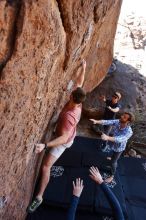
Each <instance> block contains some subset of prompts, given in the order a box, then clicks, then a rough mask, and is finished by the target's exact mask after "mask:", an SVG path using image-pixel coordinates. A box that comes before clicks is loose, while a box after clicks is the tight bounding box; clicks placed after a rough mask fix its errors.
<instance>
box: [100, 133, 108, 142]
mask: <svg viewBox="0 0 146 220" xmlns="http://www.w3.org/2000/svg"><path fill="white" fill-rule="evenodd" d="M101 139H102V140H103V141H108V140H109V136H108V135H106V134H104V133H103V134H102V135H101Z"/></svg>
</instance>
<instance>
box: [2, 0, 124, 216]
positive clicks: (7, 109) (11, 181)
mask: <svg viewBox="0 0 146 220" xmlns="http://www.w3.org/2000/svg"><path fill="white" fill-rule="evenodd" d="M120 6H121V0H116V1H115V0H109V1H106V0H102V1H97V0H96V1H90V0H88V1H76V0H73V1H70V2H69V1H67V0H62V1H59V0H58V1H54V0H51V1H49V0H40V1H37V0H34V1H33V0H25V1H17V0H11V1H10V0H9V1H8V0H7V1H5V0H3V1H0V39H1V48H0V75H1V83H0V94H1V101H0V110H1V114H0V120H1V124H0V130H1V134H0V140H1V154H0V174H1V183H0V192H1V195H0V196H1V197H0V208H1V209H0V210H1V215H2V216H3V217H2V219H5V220H7V219H8V220H9V219H18V220H19V219H20V220H22V219H24V217H25V209H26V207H27V205H28V202H29V200H30V198H31V193H32V191H33V187H34V183H35V179H36V176H37V172H36V170H38V168H39V160H41V158H40V156H39V158H38V157H37V156H36V155H34V154H33V144H34V143H36V142H40V141H41V139H43V137H44V135H45V133H46V129H47V128H48V129H49V131H51V130H52V127H51V126H52V124H53V121H54V118H55V116H56V115H57V114H58V113H59V109H61V107H62V106H63V105H64V102H65V101H66V98H67V96H66V94H65V91H64V90H65V89H64V88H66V86H67V84H68V82H69V80H70V79H71V78H72V77H73V75H74V73H75V72H76V70H77V68H78V66H79V64H80V61H81V59H82V58H85V59H86V60H87V73H86V81H85V89H86V90H87V91H90V90H91V89H92V88H94V87H95V86H96V85H97V84H99V82H100V81H101V80H102V79H103V78H104V76H105V74H106V72H107V69H108V67H109V65H110V63H111V60H112V53H113V41H114V35H115V31H116V25H117V19H118V15H119V12H120ZM50 133H51V132H49V134H50Z"/></svg>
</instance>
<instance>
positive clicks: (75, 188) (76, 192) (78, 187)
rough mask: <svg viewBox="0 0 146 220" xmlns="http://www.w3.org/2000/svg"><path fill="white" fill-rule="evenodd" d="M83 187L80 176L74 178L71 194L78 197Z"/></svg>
mask: <svg viewBox="0 0 146 220" xmlns="http://www.w3.org/2000/svg"><path fill="white" fill-rule="evenodd" d="M83 188H84V185H83V180H81V179H80V178H77V179H76V182H74V181H73V195H74V196H77V197H80V195H81V193H82V190H83Z"/></svg>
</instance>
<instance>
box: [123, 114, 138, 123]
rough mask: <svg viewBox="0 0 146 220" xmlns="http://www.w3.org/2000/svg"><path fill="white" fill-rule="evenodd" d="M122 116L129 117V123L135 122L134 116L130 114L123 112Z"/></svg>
mask: <svg viewBox="0 0 146 220" xmlns="http://www.w3.org/2000/svg"><path fill="white" fill-rule="evenodd" d="M124 114H127V115H129V121H130V123H132V122H134V121H135V116H134V115H133V114H132V113H131V112H124Z"/></svg>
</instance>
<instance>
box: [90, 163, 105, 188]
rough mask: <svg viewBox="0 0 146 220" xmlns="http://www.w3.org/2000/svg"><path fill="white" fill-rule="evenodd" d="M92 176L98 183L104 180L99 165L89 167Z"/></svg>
mask: <svg viewBox="0 0 146 220" xmlns="http://www.w3.org/2000/svg"><path fill="white" fill-rule="evenodd" d="M89 172H90V175H89V176H90V177H91V179H92V180H94V181H95V182H96V183H98V184H101V183H102V182H103V179H102V176H101V174H100V172H99V170H98V168H97V167H93V166H92V167H90V169H89Z"/></svg>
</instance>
